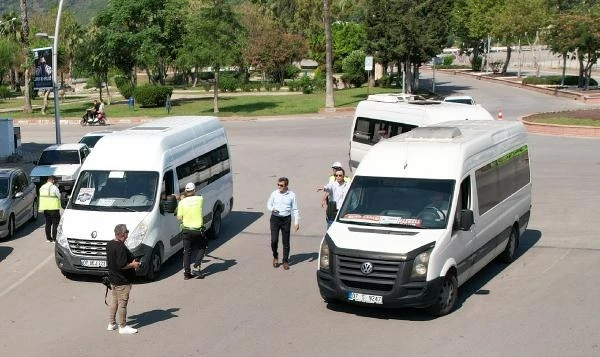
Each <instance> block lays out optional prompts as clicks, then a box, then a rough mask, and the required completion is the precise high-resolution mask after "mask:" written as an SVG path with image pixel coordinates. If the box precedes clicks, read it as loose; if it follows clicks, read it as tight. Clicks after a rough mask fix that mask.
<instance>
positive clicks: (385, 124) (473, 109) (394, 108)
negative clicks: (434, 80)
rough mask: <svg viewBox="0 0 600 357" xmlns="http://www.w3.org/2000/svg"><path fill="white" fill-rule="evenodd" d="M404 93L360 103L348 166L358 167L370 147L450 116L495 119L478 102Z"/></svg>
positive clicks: (356, 113)
mask: <svg viewBox="0 0 600 357" xmlns="http://www.w3.org/2000/svg"><path fill="white" fill-rule="evenodd" d="M406 98H407V97H406V95H405V94H399V93H398V94H373V95H370V96H369V97H368V98H367V99H366V100H363V101H361V102H360V103H358V106H357V107H356V111H355V113H354V121H353V123H352V130H351V132H350V150H349V155H350V158H349V161H350V162H349V166H350V168H351V169H355V168H356V167H358V164H359V163H360V161H361V160H362V158H363V157H364V156H365V155H366V154H367V152H368V151H369V150H370V149H371V147H372V146H373V145H375V144H377V143H378V142H379V141H381V140H383V139H388V138H391V137H393V136H396V135H398V134H402V133H405V132H407V131H410V130H412V129H414V128H416V127H419V126H426V125H431V124H435V123H439V122H444V121H451V120H494V117H493V116H492V115H491V114H490V113H489V112H488V111H487V110H485V108H483V107H482V106H481V105H479V104H475V105H469V106H467V105H457V104H456V103H447V102H440V101H434V100H419V99H418V98H417V97H414V99H412V100H407V99H406Z"/></svg>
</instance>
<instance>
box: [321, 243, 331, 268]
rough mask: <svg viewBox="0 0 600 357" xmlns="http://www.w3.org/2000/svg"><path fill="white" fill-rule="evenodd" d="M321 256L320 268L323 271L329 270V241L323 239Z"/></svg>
mask: <svg viewBox="0 0 600 357" xmlns="http://www.w3.org/2000/svg"><path fill="white" fill-rule="evenodd" d="M319 255H320V258H319V267H320V268H321V269H323V270H329V245H328V244H327V239H323V242H322V243H321V253H320V254H319Z"/></svg>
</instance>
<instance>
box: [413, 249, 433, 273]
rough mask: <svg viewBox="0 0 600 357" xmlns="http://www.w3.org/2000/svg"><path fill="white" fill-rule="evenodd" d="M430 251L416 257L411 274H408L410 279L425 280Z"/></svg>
mask: <svg viewBox="0 0 600 357" xmlns="http://www.w3.org/2000/svg"><path fill="white" fill-rule="evenodd" d="M430 255H431V250H428V251H426V252H423V253H421V254H419V255H417V256H416V258H415V261H414V262H413V267H412V272H411V274H410V277H411V279H425V277H426V276H427V268H428V267H429V256H430Z"/></svg>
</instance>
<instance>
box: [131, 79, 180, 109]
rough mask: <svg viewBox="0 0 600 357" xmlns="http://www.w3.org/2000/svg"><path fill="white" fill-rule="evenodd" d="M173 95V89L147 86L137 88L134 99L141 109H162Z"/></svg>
mask: <svg viewBox="0 0 600 357" xmlns="http://www.w3.org/2000/svg"><path fill="white" fill-rule="evenodd" d="M172 93H173V88H172V87H169V86H157V85H152V84H147V85H143V86H138V87H136V88H135V89H134V91H133V97H134V98H135V101H136V103H137V104H138V105H139V106H140V107H162V106H163V105H165V103H166V101H167V96H170V95H171V94H172Z"/></svg>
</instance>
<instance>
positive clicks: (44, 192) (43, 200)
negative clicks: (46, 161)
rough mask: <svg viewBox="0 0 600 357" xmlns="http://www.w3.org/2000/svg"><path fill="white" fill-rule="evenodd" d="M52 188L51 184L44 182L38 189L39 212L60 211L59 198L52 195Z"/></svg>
mask: <svg viewBox="0 0 600 357" xmlns="http://www.w3.org/2000/svg"><path fill="white" fill-rule="evenodd" d="M52 186H54V185H53V184H52V183H50V182H46V183H45V184H44V185H43V186H42V187H40V206H39V208H38V210H39V211H40V212H44V211H47V210H59V209H60V198H58V197H56V195H55V194H54V193H52V190H51V189H52Z"/></svg>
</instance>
